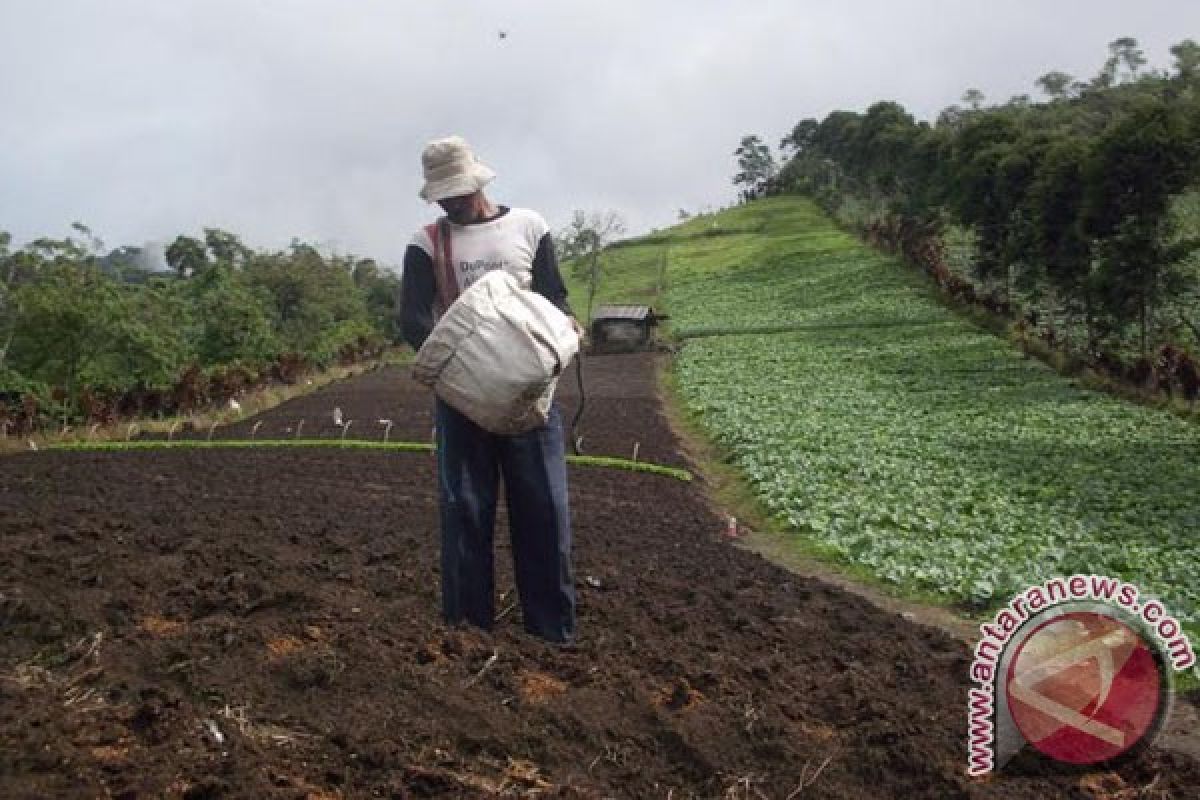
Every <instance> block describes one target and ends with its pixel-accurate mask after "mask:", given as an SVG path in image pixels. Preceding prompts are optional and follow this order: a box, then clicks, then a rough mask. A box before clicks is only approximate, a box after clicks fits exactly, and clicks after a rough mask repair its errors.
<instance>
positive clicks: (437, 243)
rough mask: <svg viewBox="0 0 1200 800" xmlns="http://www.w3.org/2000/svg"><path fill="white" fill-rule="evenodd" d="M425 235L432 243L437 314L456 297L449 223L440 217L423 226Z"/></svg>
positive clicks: (456, 278) (456, 283)
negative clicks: (438, 307)
mask: <svg viewBox="0 0 1200 800" xmlns="http://www.w3.org/2000/svg"><path fill="white" fill-rule="evenodd" d="M425 233H426V234H428V235H429V240H430V241H431V242H433V279H434V283H435V284H436V285H437V294H438V305H439V306H440V309H439V314H441V313H444V312H445V311H446V309H448V308H450V305H451V304H452V303H453V302H454V300H455V299H456V298H457V297H458V276H457V275H456V274H455V272H454V249H453V246H452V241H451V239H452V237H451V235H450V221H449V220H448V219H446V218H445V217H441V218H439V219H438V221H437V222H434V223H431V224H429V225H426V226H425Z"/></svg>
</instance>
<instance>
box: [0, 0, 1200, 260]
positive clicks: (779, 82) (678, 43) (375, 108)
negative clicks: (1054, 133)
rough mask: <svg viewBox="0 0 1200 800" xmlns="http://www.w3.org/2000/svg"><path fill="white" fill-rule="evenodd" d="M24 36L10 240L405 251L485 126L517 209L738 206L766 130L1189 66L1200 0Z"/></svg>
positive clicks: (326, 21)
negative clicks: (1178, 58) (212, 229)
mask: <svg viewBox="0 0 1200 800" xmlns="http://www.w3.org/2000/svg"><path fill="white" fill-rule="evenodd" d="M0 26H2V27H3V29H4V30H5V31H6V32H7V34H8V36H7V37H6V39H7V41H6V45H5V47H4V48H2V49H0V75H4V76H5V78H4V79H3V81H2V82H0V111H2V113H0V229H7V230H10V231H12V233H13V234H14V236H15V237H16V238H17V240H18V241H20V242H23V241H26V240H28V239H30V238H33V237H35V236H40V235H48V234H49V235H62V234H64V233H65V232H66V231H67V225H68V224H69V223H70V222H71V221H72V220H76V219H79V220H83V221H85V222H87V223H88V224H89V225H91V226H92V227H93V228H94V229H95V230H96V231H97V232H99V233H100V234H101V235H102V236H103V237H104V238H105V239H106V241H107V242H108V243H109V244H120V243H140V242H142V241H145V240H150V239H158V240H161V239H166V238H169V237H173V236H174V235H175V234H177V233H180V232H197V231H199V229H200V228H201V227H203V226H213V225H215V226H219V227H224V228H227V229H229V230H232V231H235V232H237V233H240V234H242V235H243V237H244V238H245V239H246V240H247V241H248V242H249V243H251V244H253V245H256V246H266V247H279V246H283V245H285V244H286V243H287V242H288V241H289V240H290V239H291V237H293V236H297V237H300V238H303V239H306V240H309V241H316V242H323V243H326V244H327V245H329V246H331V247H336V248H337V249H338V250H339V251H342V252H346V251H352V252H355V253H359V254H370V255H375V256H378V257H381V258H384V259H386V260H389V261H392V262H397V261H399V259H400V257H401V254H402V252H403V249H404V245H405V243H406V242H407V241H408V238H409V236H410V234H411V231H412V230H413V229H415V227H416V226H417V225H419V224H420V223H421V222H422V221H424V220H426V219H427V218H429V217H431V215H432V211H431V210H430V209H429V208H428V207H426V206H425V204H424V203H423V202H422V201H420V200H419V199H418V198H417V197H416V191H417V188H418V187H419V186H420V170H419V161H418V155H419V152H420V148H421V146H422V145H423V144H424V142H426V141H427V140H428V139H430V138H433V137H435V136H439V135H444V134H446V133H451V132H455V133H461V134H463V135H465V136H466V137H467V138H468V139H470V140H471V141H472V142H473V143H474V144H475V145H476V147H477V148H478V150H479V152H480V154H481V155H482V157H483V158H484V159H485V160H486V161H488V162H489V163H490V164H491V165H492V166H493V167H495V169H496V170H497V172H499V173H500V177H499V179H498V180H497V182H496V184H495V185H494V191H493V195H494V196H495V197H496V199H498V200H500V201H502V202H511V203H514V204H519V205H527V206H532V207H534V208H538V209H539V210H541V211H542V212H543V213H544V214H545V215H546V216H547V218H548V219H550V221H551V223H552V224H555V225H558V224H562V223H565V221H566V220H567V219H568V218H569V216H570V212H571V210H572V209H574V208H589V209H591V208H613V209H616V210H618V211H620V212H622V213H623V214H624V215H625V216H626V218H627V219H628V220H629V222H630V224H631V225H630V226H631V229H632V230H633V231H640V230H646V229H648V228H650V227H652V226H661V225H664V224H667V223H669V222H671V221H672V220H673V219H674V216H675V212H676V211H677V209H679V208H680V207H684V208H689V209H693V210H694V209H696V208H698V207H701V206H704V205H713V206H716V205H721V204H723V203H726V202H729V201H730V200H731V199H732V197H733V194H734V193H733V190H732V188H731V186H730V183H729V178H730V176H731V175H732V173H733V171H734V165H733V159H732V155H731V153H732V151H733V149H734V147H735V146H736V145H737V141H738V139H739V138H740V137H741V135H742V134H744V133H748V132H757V133H760V134H762V135H763V136H764V137H765V138H767V139H768V140H769V141H771V142H774V141H777V140H778V139H779V137H780V136H782V135H783V134H784V133H786V132H787V131H788V130H789V129H790V128H791V126H792V125H793V124H794V123H795V122H796V121H797V120H799V119H801V118H803V117H807V116H816V117H821V116H823V115H825V114H827V113H828V112H829V111H831V110H834V109H835V108H857V109H861V108H864V107H865V106H867V105H868V104H870V103H871V102H874V101H875V100H879V99H894V100H897V101H899V102H901V103H903V104H904V105H906V106H907V107H908V108H909V109H910V110H911V111H913V112H914V113H915V114H917V115H918V116H920V117H925V118H929V117H932V116H934V115H936V114H937V112H938V110H939V109H941V108H943V107H945V106H947V105H949V104H951V103H954V102H957V101H958V99H959V97H960V96H961V94H962V92H963V90H964V89H966V88H968V87H978V88H979V89H981V90H983V91H984V92H985V94H986V95H987V96H988V98H989V99H990V100H995V101H1003V100H1005V99H1007V98H1008V97H1009V96H1011V95H1013V94H1018V93H1030V94H1036V92H1035V90H1034V87H1033V81H1034V79H1035V78H1036V77H1037V76H1038V75H1040V74H1042V73H1044V72H1046V71H1048V70H1050V69H1062V70H1064V71H1067V72H1070V73H1073V74H1076V75H1078V76H1090V75H1092V74H1094V73H1095V71H1096V70H1097V69H1098V67H1099V65H1100V63H1101V62H1102V61H1103V59H1104V57H1105V45H1106V44H1107V42H1109V41H1111V40H1112V39H1114V38H1116V37H1118V36H1122V35H1130V36H1135V37H1137V38H1138V40H1139V41H1140V42H1141V43H1142V45H1143V47H1144V48H1145V50H1146V52H1147V55H1148V56H1149V57H1150V61H1151V64H1152V65H1153V66H1158V67H1166V66H1168V64H1169V61H1170V58H1169V56H1168V54H1167V48H1168V47H1169V46H1170V45H1171V44H1173V43H1174V42H1176V41H1178V40H1180V39H1182V38H1185V37H1186V36H1188V35H1189V33H1188V32H1189V31H1200V6H1197V5H1195V4H1192V3H1183V2H1163V1H1161V0H1146V1H1145V2H1142V3H1138V4H1129V3H1119V2H1110V0H1101V1H1100V2H1081V1H1080V0H1072V1H1070V2H1059V3H1055V4H1048V3H1040V2H1033V0H1020V1H1018V2H1012V3H1009V4H1005V5H1000V4H996V3H990V2H989V3H985V2H978V1H977V0H971V1H970V2H951V1H950V0H911V1H910V2H903V3H897V2H882V1H881V2H798V1H797V2H766V1H765V0H758V1H755V0H746V1H745V2H732V1H731V2H713V1H712V0H710V1H709V2H674V1H672V2H653V3H651V2H644V1H643V2H633V0H613V1H611V2H605V3H596V2H589V3H581V2H570V1H568V2H550V1H549V0H546V1H545V2H535V1H534V0H512V1H511V2H505V3H496V2H485V1H484V0H460V2H457V3H454V4H443V3H408V2H400V1H399V0H386V1H385V0H324V1H321V0H256V1H255V0H172V2H170V3H163V2H155V1H154V0H142V1H140V2H135V1H134V0H108V1H106V2H104V3H96V2H88V1H87V0H77V1H76V2H65V1H64V0H47V2H44V3H38V4H33V3H26V4H18V3H8V4H6V5H5V7H4V9H3V10H0ZM502 29H503V30H505V31H507V32H508V36H507V38H505V39H503V40H501V39H500V38H499V37H498V35H497V33H498V31H500V30H502Z"/></svg>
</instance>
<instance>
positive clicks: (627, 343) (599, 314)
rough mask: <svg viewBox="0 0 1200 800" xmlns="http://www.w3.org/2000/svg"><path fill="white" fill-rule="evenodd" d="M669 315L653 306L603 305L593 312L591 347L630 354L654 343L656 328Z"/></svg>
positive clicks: (600, 351) (604, 351) (601, 351)
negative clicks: (657, 311)
mask: <svg viewBox="0 0 1200 800" xmlns="http://www.w3.org/2000/svg"><path fill="white" fill-rule="evenodd" d="M662 319H666V317H662V316H659V315H657V314H655V313H654V309H652V308H650V306H600V307H599V308H597V309H596V313H595V314H593V315H592V331H591V335H592V350H593V351H594V352H597V353H627V352H632V351H635V350H645V349H647V348H648V347H650V346H651V343H652V341H653V338H654V330H653V329H654V328H655V327H656V326H657V325H658V323H659V320H662Z"/></svg>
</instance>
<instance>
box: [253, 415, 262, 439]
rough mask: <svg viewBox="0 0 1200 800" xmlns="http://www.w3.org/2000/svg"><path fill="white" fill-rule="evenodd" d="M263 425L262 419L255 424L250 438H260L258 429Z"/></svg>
mask: <svg viewBox="0 0 1200 800" xmlns="http://www.w3.org/2000/svg"><path fill="white" fill-rule="evenodd" d="M262 424H263V421H262V420H261V419H260V420H259V421H258V422H256V423H254V427H253V428H251V429H250V438H251V439H253V438H254V437H256V436H258V429H259V428H260V427H262Z"/></svg>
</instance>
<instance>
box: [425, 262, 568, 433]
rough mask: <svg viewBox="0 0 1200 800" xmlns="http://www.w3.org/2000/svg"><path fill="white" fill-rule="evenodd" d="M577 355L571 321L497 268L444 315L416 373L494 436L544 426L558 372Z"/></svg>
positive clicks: (436, 391) (439, 395) (448, 402)
mask: <svg viewBox="0 0 1200 800" xmlns="http://www.w3.org/2000/svg"><path fill="white" fill-rule="evenodd" d="M577 352H579V335H578V334H576V333H575V328H574V326H573V325H572V324H571V319H570V318H569V317H568V316H567V315H566V314H564V313H563V312H561V311H559V310H558V308H556V307H555V305H554V304H553V303H551V302H550V301H549V300H547V299H546V298H544V297H542V296H541V295H540V294H538V293H537V292H533V291H529V290H526V289H522V288H521V287H520V284H519V283H518V282H517V279H516V278H515V277H514V276H513V275H511V274H509V273H508V272H506V271H504V270H502V269H497V270H492V271H490V272H488V273H485V274H484V275H483V276H481V277H480V278H479V279H478V280H476V281H475V282H474V283H473V284H471V286H470V288H468V289H467V290H466V291H464V292H463V293H462V294H461V295H459V297H458V299H457V300H455V301H454V303H453V304H452V305H451V306H450V308H449V309H448V310H447V311H446V313H444V314H443V315H442V317H441V319H440V320H438V323H437V325H435V326H434V328H433V331H432V332H431V333H430V334H429V338H428V339H426V340H425V343H424V344H423V345H421V349H420V350H419V351H418V352H417V358H416V361H415V362H414V363H413V367H412V374H413V377H414V378H415V379H416V380H418V381H420V382H421V383H423V384H425V385H427V386H432V387H433V390H434V392H435V393H436V394H437V396H438V397H440V398H441V399H442V400H443V401H445V402H446V403H447V404H448V405H450V406H451V407H452V408H454V409H455V410H457V411H458V412H460V413H461V414H463V415H465V416H466V417H467V418H469V419H470V420H471V421H473V422H474V423H475V424H476V425H478V426H479V427H481V428H483V429H484V430H486V431H490V432H492V433H500V434H506V435H512V434H517V433H525V432H526V431H530V430H533V429H534V428H538V427H541V426H542V425H545V424H546V421H547V420H548V419H549V415H550V403H551V401H552V400H553V399H554V388H555V386H556V384H557V383H558V376H559V375H560V374H561V373H562V372H563V370H565V369H566V368H567V365H568V364H570V363H571V359H572V358H574V357H575V354H576V353H577Z"/></svg>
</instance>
